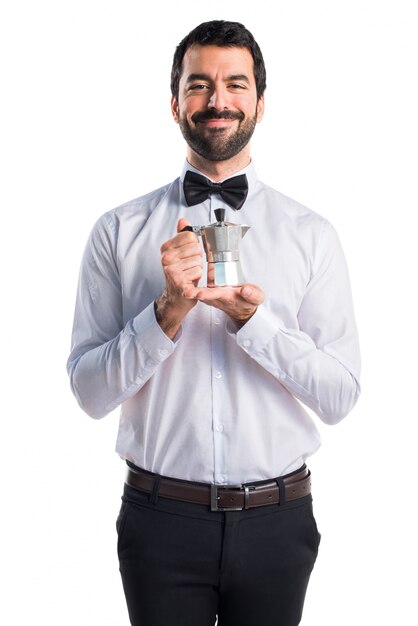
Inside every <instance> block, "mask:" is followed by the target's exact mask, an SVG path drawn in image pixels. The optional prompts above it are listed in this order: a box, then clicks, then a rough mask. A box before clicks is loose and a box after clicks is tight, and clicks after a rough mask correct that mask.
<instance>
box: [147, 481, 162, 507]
mask: <svg viewBox="0 0 418 626" xmlns="http://www.w3.org/2000/svg"><path fill="white" fill-rule="evenodd" d="M160 480H161V476H158V475H157V476H156V477H155V480H154V484H153V486H152V491H151V493H150V496H149V501H150V504H157V500H158V492H159V490H160Z"/></svg>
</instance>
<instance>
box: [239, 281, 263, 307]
mask: <svg viewBox="0 0 418 626" xmlns="http://www.w3.org/2000/svg"><path fill="white" fill-rule="evenodd" d="M241 296H242V297H243V298H244V300H246V301H247V302H249V303H250V304H253V305H254V306H258V305H259V304H262V303H263V302H264V291H263V290H262V289H260V287H257V286H256V285H243V286H242V287H241Z"/></svg>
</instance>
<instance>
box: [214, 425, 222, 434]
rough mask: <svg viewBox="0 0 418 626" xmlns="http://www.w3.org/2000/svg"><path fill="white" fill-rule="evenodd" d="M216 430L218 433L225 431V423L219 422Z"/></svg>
mask: <svg viewBox="0 0 418 626" xmlns="http://www.w3.org/2000/svg"><path fill="white" fill-rule="evenodd" d="M216 430H217V432H218V433H223V432H224V425H223V424H217V425H216Z"/></svg>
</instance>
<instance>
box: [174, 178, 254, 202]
mask: <svg viewBox="0 0 418 626" xmlns="http://www.w3.org/2000/svg"><path fill="white" fill-rule="evenodd" d="M183 189H184V195H185V197H186V202H187V204H188V206H193V205H194V204H199V203H200V202H204V201H205V200H206V199H207V198H209V196H210V194H212V193H219V194H220V195H221V197H222V199H223V200H225V202H226V203H227V204H229V206H231V207H232V208H233V209H240V208H241V207H242V205H243V204H244V202H245V199H246V197H247V194H248V181H247V177H246V175H245V174H240V176H233V177H232V178H228V179H227V180H224V182H223V183H213V182H212V181H211V180H209V178H206V176H202V175H201V174H196V172H191V171H190V170H188V171H187V172H186V175H185V177H184V182H183Z"/></svg>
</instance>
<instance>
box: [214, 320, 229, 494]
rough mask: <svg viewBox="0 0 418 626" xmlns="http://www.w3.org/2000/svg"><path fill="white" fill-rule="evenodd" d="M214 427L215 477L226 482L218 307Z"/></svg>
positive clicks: (221, 346)
mask: <svg viewBox="0 0 418 626" xmlns="http://www.w3.org/2000/svg"><path fill="white" fill-rule="evenodd" d="M211 336H212V372H213V384H212V407H213V413H212V420H213V422H212V429H213V442H214V464H215V466H214V478H215V482H217V483H223V484H225V483H226V482H227V479H228V478H227V468H226V466H225V459H226V458H227V453H226V450H225V434H224V433H225V424H224V407H225V403H224V399H223V398H224V388H225V387H224V382H225V381H224V372H225V368H224V360H225V359H224V337H223V330H222V324H221V314H220V313H219V311H217V310H216V309H213V310H212V325H211Z"/></svg>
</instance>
